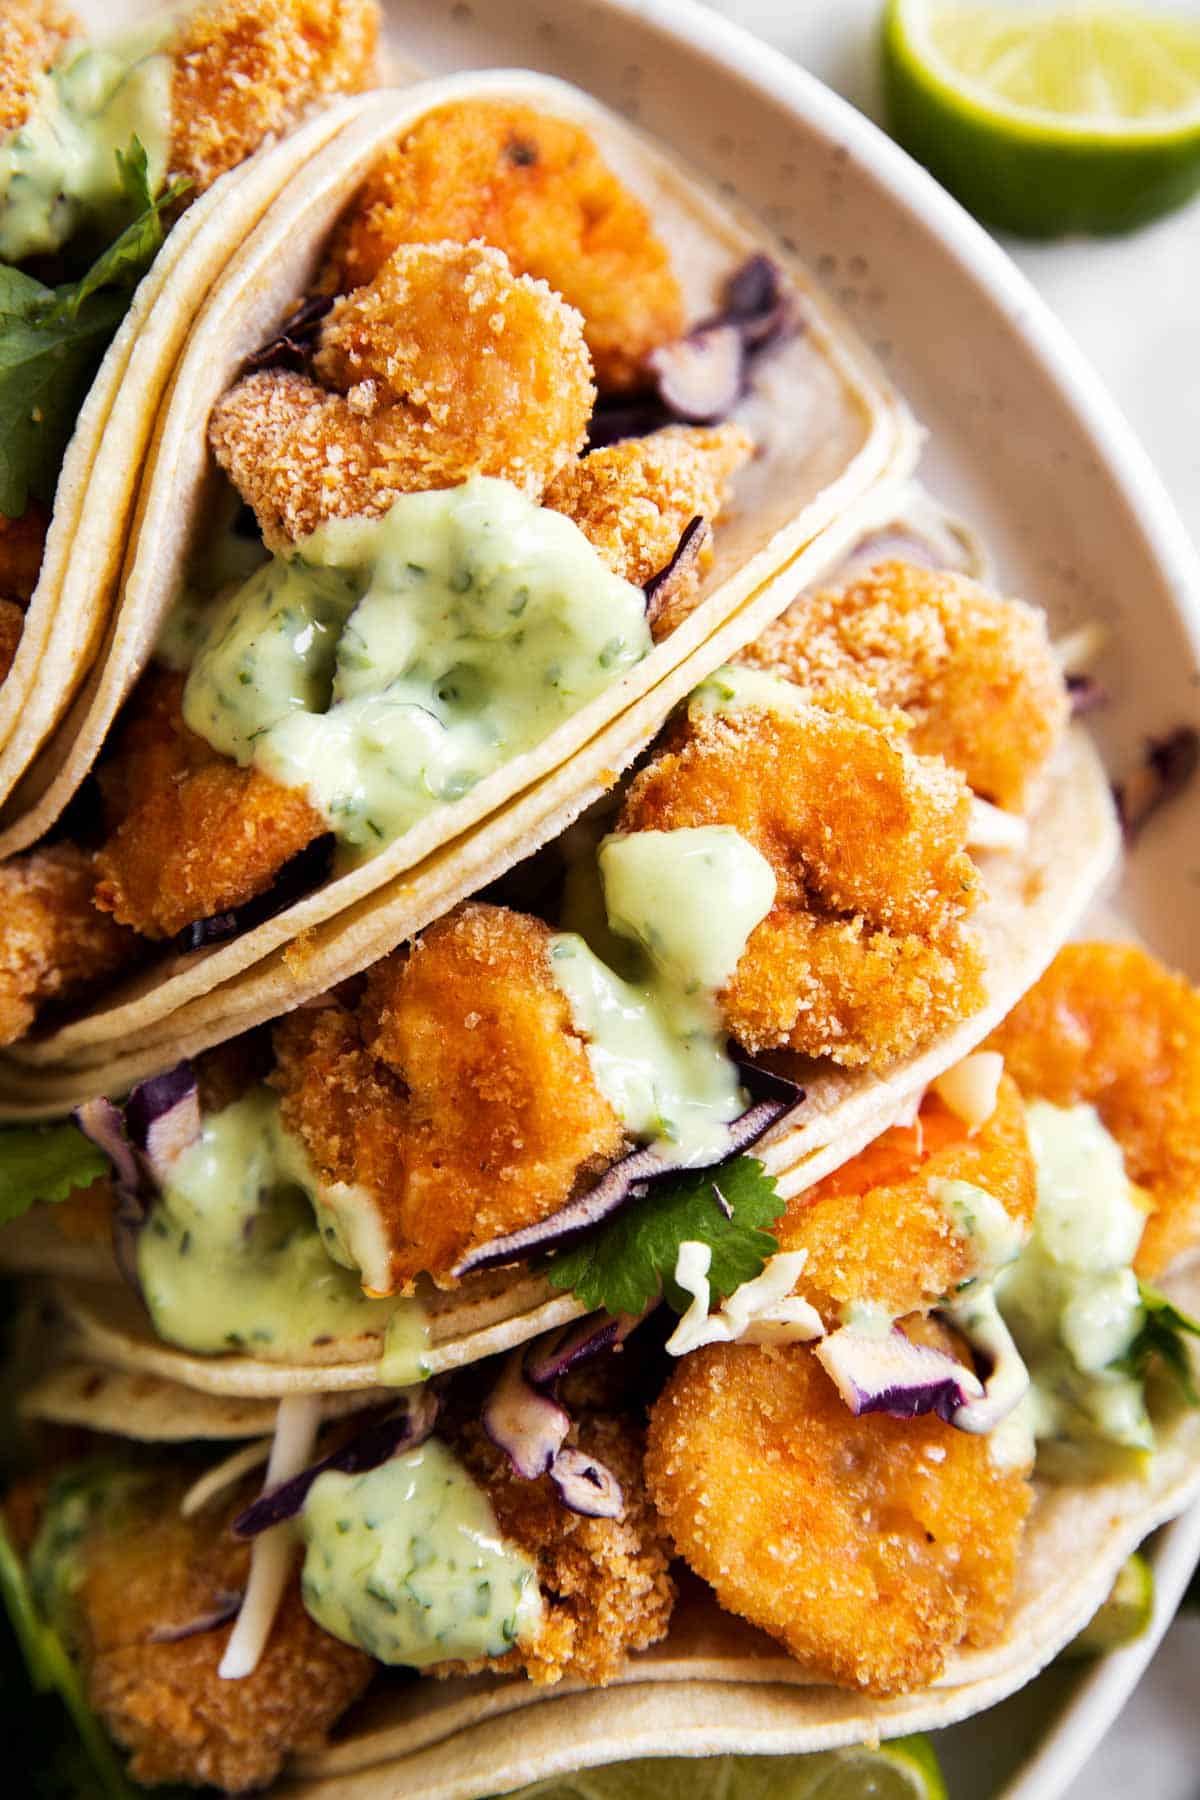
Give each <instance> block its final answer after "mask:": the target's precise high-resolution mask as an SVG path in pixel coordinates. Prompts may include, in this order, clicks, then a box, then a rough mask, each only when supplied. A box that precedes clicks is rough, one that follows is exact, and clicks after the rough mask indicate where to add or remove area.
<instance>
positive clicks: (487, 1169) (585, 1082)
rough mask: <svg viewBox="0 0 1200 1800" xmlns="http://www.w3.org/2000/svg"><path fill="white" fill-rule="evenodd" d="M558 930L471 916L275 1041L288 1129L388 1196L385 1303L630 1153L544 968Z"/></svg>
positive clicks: (478, 911)
mask: <svg viewBox="0 0 1200 1800" xmlns="http://www.w3.org/2000/svg"><path fill="white" fill-rule="evenodd" d="M551 936H552V933H551V932H550V930H549V928H548V927H547V926H545V925H543V924H542V923H541V922H540V921H539V920H537V919H532V918H528V917H526V916H524V915H523V914H520V913H513V912H508V911H506V910H505V909H504V908H503V907H498V906H484V905H478V904H469V905H466V906H462V907H459V908H458V909H457V910H456V911H455V912H453V913H450V914H448V915H447V916H446V917H445V918H444V919H440V920H438V922H437V923H436V924H435V925H432V926H431V927H430V928H429V930H428V931H426V932H425V933H424V934H423V936H422V937H421V938H419V939H418V940H417V942H416V943H415V944H414V945H413V947H412V949H411V951H410V953H409V954H408V955H407V956H405V955H404V954H402V953H400V952H394V953H393V954H392V955H391V956H389V957H386V958H385V959H384V960H383V961H382V962H380V963H377V964H376V965H375V967H374V968H373V969H372V970H371V972H370V976H369V979H368V982H367V987H366V992H365V995H364V998H363V999H362V1001H361V1002H360V1003H359V1005H358V1006H357V1007H356V1008H355V1009H354V1010H351V1009H350V1008H349V1007H348V1006H346V1005H343V1004H341V1003H337V1004H333V1005H330V1006H329V1007H326V1008H323V1009H321V1010H316V1011H301V1012H296V1013H293V1014H292V1015H291V1017H290V1018H287V1019H284V1020H283V1021H282V1022H281V1024H280V1025H279V1026H278V1027H277V1028H276V1032H275V1045H276V1055H277V1068H276V1072H275V1075H274V1076H273V1077H272V1079H273V1082H274V1084H275V1086H277V1087H278V1088H279V1089H280V1090H281V1092H282V1094H283V1117H284V1119H285V1120H286V1122H287V1124H288V1125H289V1126H290V1127H291V1128H292V1130H294V1131H296V1132H298V1133H299V1135H300V1136H301V1137H302V1138H303V1140H304V1142H305V1144H306V1145H307V1147H308V1151H309V1154H310V1155H311V1156H312V1158H313V1161H314V1162H315V1164H316V1166H317V1168H318V1169H319V1170H320V1172H321V1175H322V1177H323V1178H325V1179H326V1180H329V1181H350V1182H356V1183H359V1184H361V1185H362V1186H363V1187H365V1188H367V1189H368V1191H369V1192H370V1193H371V1194H373V1195H374V1196H375V1198H376V1201H377V1203H378V1208H379V1220H380V1226H381V1229H382V1231H383V1233H384V1235H385V1237H386V1240H387V1244H388V1249H389V1252H390V1259H391V1279H390V1282H389V1284H388V1286H387V1287H386V1289H384V1290H383V1291H387V1292H392V1291H395V1290H398V1289H403V1288H407V1287H411V1285H412V1283H413V1281H414V1280H415V1279H416V1277H417V1276H418V1275H419V1274H421V1273H422V1272H426V1273H428V1274H429V1275H430V1276H432V1278H433V1280H434V1281H436V1282H438V1283H439V1285H441V1286H452V1285H453V1281H452V1278H451V1271H452V1270H453V1268H454V1267H455V1265H456V1264H457V1263H458V1262H459V1261H460V1260H461V1258H462V1257H463V1256H464V1255H465V1254H466V1253H467V1251H468V1250H470V1249H472V1248H474V1247H476V1246H479V1245H481V1244H485V1243H487V1242H489V1241H490V1240H491V1239H492V1238H495V1237H499V1236H501V1235H503V1234H505V1233H507V1232H510V1231H515V1230H517V1229H518V1228H519V1227H521V1226H523V1225H529V1224H533V1223H534V1222H535V1221H537V1220H539V1219H543V1218H546V1217H547V1216H548V1215H549V1214H550V1213H552V1212H554V1211H556V1210H557V1209H558V1207H560V1206H562V1205H563V1204H564V1203H565V1201H566V1200H567V1199H568V1198H569V1197H570V1195H571V1192H572V1189H573V1187H574V1185H575V1182H576V1179H577V1178H578V1177H579V1176H580V1174H581V1173H583V1172H586V1171H589V1170H591V1169H592V1168H594V1167H596V1166H598V1165H599V1164H600V1163H601V1162H603V1161H607V1160H609V1159H611V1158H612V1157H613V1156H615V1155H617V1154H618V1153H619V1151H620V1150H621V1149H622V1148H623V1146H624V1137H623V1132H622V1128H621V1125H620V1122H619V1120H618V1118H617V1115H616V1114H615V1112H614V1111H613V1109H612V1108H611V1107H610V1106H609V1104H608V1102H607V1100H606V1099H605V1098H604V1096H603V1095H602V1094H601V1092H600V1090H599V1088H598V1087H597V1085H596V1082H595V1080H594V1078H593V1075H592V1072H591V1066H590V1064H589V1062H588V1058H587V1051H586V1049H585V1047H584V1044H583V1042H582V1040H581V1039H580V1038H579V1037H578V1036H577V1035H576V1033H575V1031H574V1029H573V1026H572V1024H571V1017H570V1011H569V1008H568V1006H567V1002H566V999H565V997H564V996H563V994H562V993H561V991H560V990H559V988H558V987H557V986H556V985H555V983H554V981H553V979H552V977H551V974H550V967H549V963H548V960H547V950H548V945H549V942H550V939H551Z"/></svg>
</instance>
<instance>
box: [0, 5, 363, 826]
mask: <svg viewBox="0 0 1200 1800" xmlns="http://www.w3.org/2000/svg"><path fill="white" fill-rule="evenodd" d="M377 29H378V11H377V8H376V6H375V4H374V0H213V3H211V4H197V5H193V6H191V7H189V8H187V9H184V10H182V11H176V12H173V13H172V14H171V15H170V16H169V17H168V16H165V15H164V17H163V18H162V19H160V20H156V21H152V22H150V23H149V24H144V25H143V26H141V27H140V28H139V29H137V30H136V31H132V32H128V31H127V32H126V33H124V34H123V35H121V36H118V37H115V38H111V39H106V40H97V41H94V42H93V41H91V40H90V39H89V38H88V37H87V36H86V34H85V29H84V26H83V25H82V24H81V22H80V20H79V19H77V18H76V17H75V16H74V14H73V13H72V12H71V11H70V10H69V9H68V8H66V7H63V6H59V5H57V4H54V3H53V0H11V3H10V4H6V5H5V7H4V9H3V17H2V18H0V432H2V433H3V437H4V445H5V453H4V459H3V467H2V469H0V676H2V678H3V679H2V685H0V799H6V798H7V797H8V796H9V795H10V794H11V792H12V790H13V788H14V786H15V785H16V784H17V783H18V781H19V780H20V779H21V777H22V776H23V774H24V773H25V771H26V770H27V768H28V767H29V765H30V763H31V762H32V761H33V760H34V758H35V757H36V755H37V754H38V752H39V751H40V750H41V748H42V747H43V745H45V744H46V743H47V741H48V740H49V739H50V738H51V737H52V735H53V734H54V732H55V731H56V729H57V728H58V727H59V726H60V725H61V723H62V721H63V719H64V717H65V715H66V714H67V712H68V710H69V708H70V705H71V702H72V700H73V699H74V697H75V694H76V692H77V690H78V688H79V687H80V685H81V683H82V682H83V681H84V679H85V678H86V676H87V674H88V671H89V669H90V668H91V666H92V665H93V663H94V661H95V660H96V658H97V657H98V656H99V655H100V654H101V651H102V644H103V640H104V636H105V631H106V628H107V625H108V622H109V617H110V613H111V607H112V602H113V598H114V595H115V592H116V589H117V585H118V577H119V574H120V569H121V563H122V558H123V555H124V551H125V542H126V534H127V529H128V525H129V520H130V517H131V514H132V511H133V507H134V500H135V494H136V489H137V481H138V476H139V473H140V470H141V465H142V462H143V459H144V456H145V452H146V448H147V445H148V443H149V440H150V434H151V430H152V427H153V422H154V417H155V412H156V408H157V405H158V402H159V400H160V398H161V396H162V393H163V390H164V389H165V387H166V385H167V381H168V378H169V376H170V373H171V369H172V367H173V365H174V363H175V360H176V358H177V356H178V354H179V351H180V350H181V348H182V345H183V342H184V339H185V338H186V335H187V331H188V328H189V326H190V324H191V320H192V318H193V316H194V314H195V312H196V309H197V308H198V306H199V304H200V302H201V300H202V299H203V298H204V295H205V293H206V292H207V290H208V289H209V287H210V286H211V285H212V282H213V280H214V279H215V277H216V276H217V274H218V273H219V271H220V269H221V267H222V266H223V264H224V263H225V262H226V261H227V260H228V258H229V255H230V253H231V251H232V249H233V248H234V247H235V246H236V244H237V243H238V241H239V239H240V238H241V237H242V236H244V235H245V233H246V232H248V231H249V230H250V229H251V227H252V226H253V225H254V224H255V223H256V221H257V220H258V219H259V218H260V216H261V215H262V213H263V211H264V209H265V208H266V207H267V205H268V204H269V203H270V201H271V200H272V199H274V197H275V196H276V195H277V194H278V193H279V191H280V189H281V188H282V187H283V186H284V184H285V183H286V181H287V180H288V179H289V177H290V175H291V174H292V173H293V171H294V169H295V168H296V167H297V166H298V165H299V164H301V163H302V162H303V160H304V158H305V157H306V156H308V155H310V154H312V153H313V152H314V151H315V150H317V149H319V148H320V146H321V145H322V144H323V143H325V142H326V141H327V140H328V139H329V138H330V137H331V136H332V135H333V133H334V132H335V131H336V130H337V128H338V127H339V126H340V125H343V124H345V123H346V121H347V119H348V118H349V117H351V116H353V113H354V110H355V106H356V104H357V103H356V102H354V101H352V100H347V99H339V98H338V96H348V95H353V94H356V93H357V92H358V91H359V90H360V89H363V88H365V87H367V86H368V85H369V84H370V82H371V81H372V79H373V78H374V67H375V42H376V35H377ZM320 106H324V107H325V111H324V113H323V114H322V115H321V116H314V117H313V118H311V119H309V120H308V122H307V123H304V121H305V118H306V115H308V114H310V113H313V114H316V113H317V109H318V108H319V107H320ZM293 127H295V128H297V130H296V132H295V135H294V137H293V138H292V140H291V141H290V142H288V143H287V144H279V143H277V142H275V140H277V139H278V138H279V137H280V136H281V134H284V133H286V132H288V131H290V130H292V128H293ZM272 145H273V147H265V148H262V149H261V150H260V146H272ZM102 444H103V449H104V453H103V455H100V454H99V452H100V449H101V445H102Z"/></svg>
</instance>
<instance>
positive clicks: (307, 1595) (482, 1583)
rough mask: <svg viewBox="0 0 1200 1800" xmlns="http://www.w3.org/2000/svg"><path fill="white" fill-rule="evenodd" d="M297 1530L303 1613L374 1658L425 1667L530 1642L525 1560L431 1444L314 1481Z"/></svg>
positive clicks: (538, 1612)
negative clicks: (375, 1464) (301, 1546)
mask: <svg viewBox="0 0 1200 1800" xmlns="http://www.w3.org/2000/svg"><path fill="white" fill-rule="evenodd" d="M300 1529H301V1533H302V1535H303V1538H304V1543H305V1546H306V1551H305V1557H304V1570H303V1575H302V1578H301V1588H302V1592H303V1596H304V1604H305V1607H306V1608H307V1610H308V1612H309V1613H310V1615H311V1616H312V1618H314V1619H315V1620H316V1622H317V1624H318V1625H320V1626H322V1627H323V1628H324V1630H326V1631H328V1632H330V1633H332V1635H333V1636H334V1637H336V1638H340V1639H341V1640H342V1641H343V1642H344V1643H347V1644H357V1645H358V1646H359V1648H360V1649H363V1650H365V1651H366V1652H367V1654H368V1655H369V1656H373V1657H375V1658H376V1660H377V1661H378V1662H382V1663H391V1664H404V1665H407V1666H408V1667H410V1668H416V1669H423V1668H427V1667H428V1666H429V1665H430V1664H431V1663H438V1662H444V1661H446V1660H448V1659H450V1658H456V1659H457V1658H462V1659H464V1660H467V1659H471V1658H474V1657H479V1656H503V1655H504V1653H505V1651H507V1650H511V1649H512V1647H513V1645H514V1644H515V1643H517V1642H518V1640H528V1639H529V1638H530V1637H531V1636H533V1635H535V1634H536V1631H537V1628H538V1626H539V1624H540V1621H541V1616H542V1598H541V1594H540V1592H539V1590H538V1584H537V1573H536V1570H535V1568H534V1565H533V1563H532V1561H531V1560H530V1559H529V1558H528V1557H526V1556H525V1555H523V1554H522V1553H521V1552H520V1551H519V1550H517V1549H516V1548H514V1546H513V1545H511V1544H509V1543H508V1542H506V1540H505V1539H504V1538H503V1537H502V1536H501V1534H500V1528H499V1526H498V1525H497V1523H496V1515H495V1513H494V1512H493V1510H492V1506H491V1502H490V1501H489V1499H488V1497H487V1495H486V1494H485V1493H484V1491H483V1490H482V1488H480V1487H479V1486H478V1485H477V1483H476V1482H475V1481H473V1480H472V1478H471V1476H470V1475H469V1474H468V1473H467V1471H466V1469H464V1468H463V1466H462V1464H461V1463H460V1462H459V1461H458V1459H457V1458H456V1457H455V1456H454V1455H453V1454H452V1453H451V1451H450V1450H448V1449H447V1448H446V1446H445V1445H444V1444H441V1443H439V1442H438V1440H437V1439H436V1438H430V1439H429V1440H428V1441H427V1442H426V1443H424V1444H422V1445H421V1447H420V1448H419V1449H417V1450H409V1451H407V1452H406V1453H405V1454H404V1455H402V1456H394V1457H392V1459H391V1460H390V1461H389V1462H385V1463H382V1464H381V1465H380V1466H379V1468H377V1469H371V1470H370V1471H369V1472H368V1473H367V1474H365V1475H342V1474H339V1473H337V1472H336V1471H328V1472H327V1473H326V1474H324V1475H321V1476H319V1477H318V1479H317V1480H316V1481H315V1482H314V1483H313V1486H312V1488H311V1489H310V1491H309V1495H308V1498H307V1500H306V1501H305V1503H304V1510H303V1513H302V1515H301V1520H300Z"/></svg>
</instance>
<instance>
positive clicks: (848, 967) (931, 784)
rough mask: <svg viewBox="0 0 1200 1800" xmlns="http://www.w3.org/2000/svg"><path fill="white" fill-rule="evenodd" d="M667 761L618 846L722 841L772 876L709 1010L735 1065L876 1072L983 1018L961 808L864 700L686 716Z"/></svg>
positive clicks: (898, 729) (931, 764) (623, 821)
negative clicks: (949, 1029) (806, 1063)
mask: <svg viewBox="0 0 1200 1800" xmlns="http://www.w3.org/2000/svg"><path fill="white" fill-rule="evenodd" d="M666 743H667V745H668V746H669V747H668V748H667V749H665V750H664V751H663V752H662V753H661V754H660V755H659V756H657V757H656V758H655V759H654V760H653V761H652V762H651V763H650V764H649V765H648V766H647V767H646V768H645V769H644V770H643V771H642V772H641V773H640V774H639V775H638V776H637V777H636V778H635V780H634V781H633V783H632V785H631V786H630V789H629V792H628V794H627V796H626V800H625V805H624V808H623V809H622V812H621V816H620V822H619V829H620V830H621V831H648V830H658V831H673V830H679V829H681V828H687V827H695V826H703V825H729V826H732V827H733V828H734V829H735V830H737V831H738V832H739V833H740V834H741V835H742V836H743V837H744V838H745V839H746V840H747V841H748V842H749V843H751V844H753V845H754V846H755V848H756V849H757V850H759V851H760V852H761V854H762V855H763V856H764V857H766V859H767V861H768V862H769V863H770V864H771V867H772V869H773V870H774V873H775V879H776V891H775V904H774V906H773V907H772V909H771V911H770V913H769V914H768V915H767V917H766V918H765V919H764V920H763V921H762V923H761V924H760V925H759V926H757V927H756V929H755V930H754V931H753V932H752V933H751V936H750V940H749V943H748V944H747V946H746V949H745V951H744V952H743V954H742V957H741V960H740V962H739V963H738V967H737V970H736V973H735V974H734V977H733V979H732V980H731V981H730V982H729V983H728V985H727V986H726V988H725V989H724V991H723V993H722V994H721V996H720V1000H721V1006H722V1011H723V1014H724V1017H725V1020H726V1023H727V1025H728V1027H729V1030H730V1032H731V1033H732V1034H733V1036H734V1037H735V1038H736V1039H737V1040H738V1042H739V1043H741V1044H743V1045H744V1046H745V1048H746V1049H748V1050H751V1051H759V1050H766V1049H773V1048H780V1047H786V1048H789V1049H792V1050H795V1051H799V1052H802V1053H803V1054H806V1055H812V1056H822V1055H828V1056H832V1057H834V1058H835V1059H836V1060H837V1061H838V1062H840V1063H844V1064H846V1065H847V1066H852V1065H856V1064H864V1063H865V1064H870V1065H871V1066H874V1067H878V1066H881V1065H883V1064H885V1063H887V1062H888V1061H890V1060H892V1059H893V1058H894V1057H896V1056H899V1055H902V1054H903V1053H904V1052H906V1051H907V1050H910V1049H912V1048H913V1047H914V1046H915V1045H916V1044H918V1043H920V1042H923V1041H924V1040H925V1039H927V1038H929V1037H932V1036H933V1035H935V1033H936V1032H938V1031H939V1030H941V1029H943V1028H944V1027H945V1026H946V1025H947V1024H949V1023H951V1022H952V1021H953V1020H955V1019H958V1018H962V1017H963V1016H964V1015H965V1014H967V1013H969V1012H971V1011H972V1010H974V1008H976V1007H977V1006H978V1005H979V1004H980V1002H981V1000H982V991H983V990H982V982H981V958H980V954H979V951H978V948H977V947H976V945H975V942H974V939H973V938H972V937H970V936H969V935H968V933H967V932H966V931H965V929H964V926H963V920H964V918H965V916H966V914H967V913H968V912H969V911H970V909H971V907H972V906H973V905H974V903H975V900H976V897H977V888H978V877H977V875H976V871H975V867H974V864H973V863H972V862H971V860H970V858H969V857H968V855H967V854H966V850H965V847H964V846H965V841H966V834H967V822H968V817H969V810H970V800H969V796H968V793H967V789H966V786H965V784H964V783H963V781H962V780H961V777H959V776H957V775H955V774H953V773H952V772H951V771H950V770H949V769H948V768H947V767H946V765H945V764H944V763H942V762H940V761H938V760H936V759H933V758H929V757H919V756H916V755H915V754H914V753H913V751H912V750H911V749H910V748H909V745H908V742H907V741H906V726H905V721H904V720H903V718H902V717H901V715H899V714H897V713H886V712H884V711H883V710H882V709H881V708H880V707H879V706H878V704H877V703H876V702H875V701H874V700H872V699H871V697H870V696H869V695H868V694H866V692H865V690H861V689H860V690H853V691H847V692H845V693H839V694H835V695H827V696H825V697H824V698H823V699H822V700H821V701H820V702H819V703H815V704H812V705H806V706H804V707H803V708H802V709H801V710H800V711H798V712H796V713H791V712H788V713H771V712H766V711H762V710H760V709H759V708H757V707H747V708H744V709H739V710H737V711H735V712H732V713H725V714H721V713H715V714H703V713H696V714H695V715H693V716H691V717H689V718H687V719H686V721H682V722H677V723H676V724H675V725H674V726H673V727H672V728H671V730H670V731H669V733H668V736H667V739H666Z"/></svg>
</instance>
